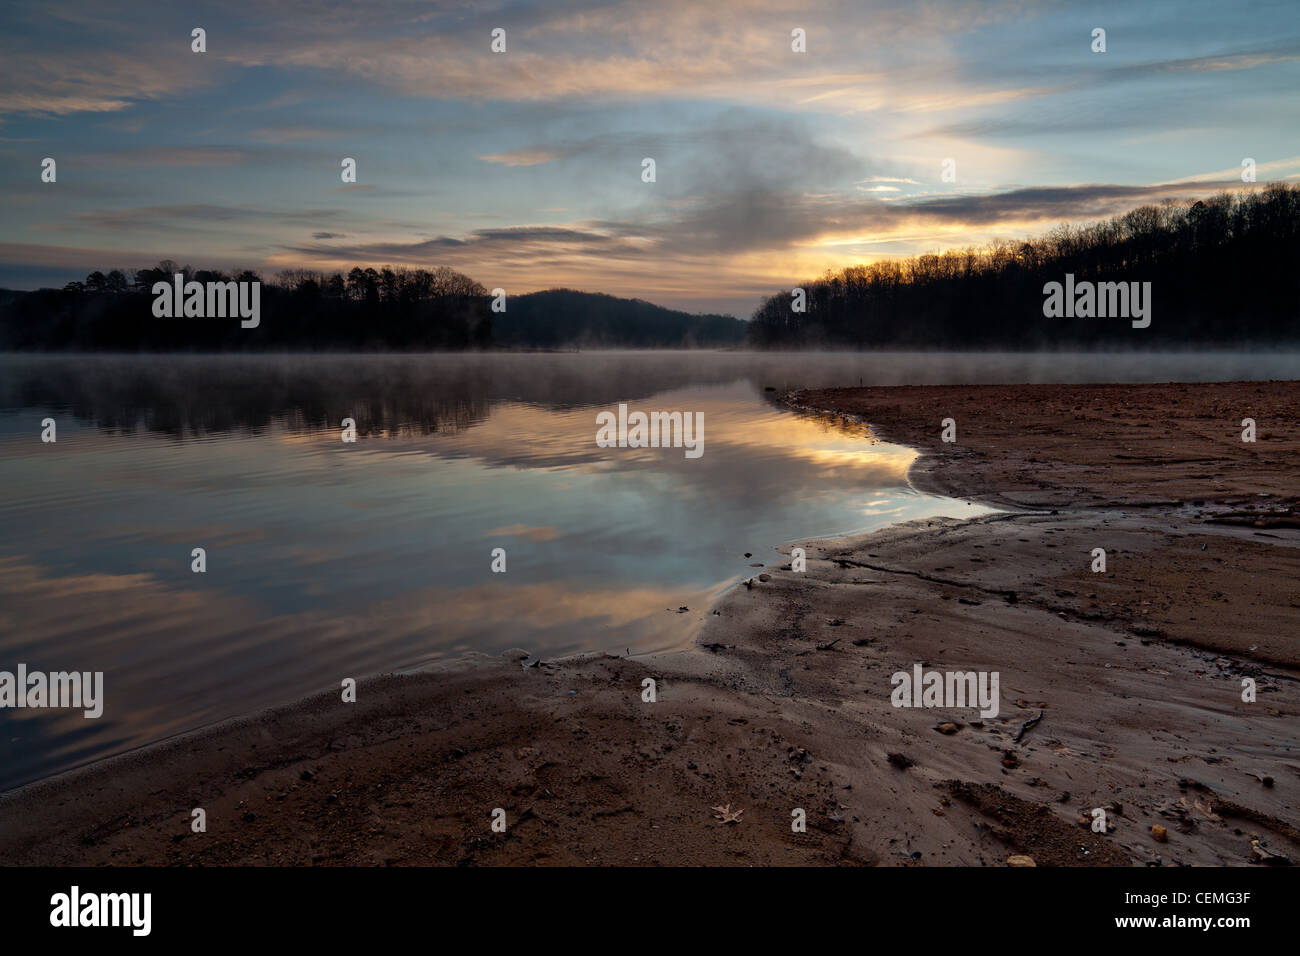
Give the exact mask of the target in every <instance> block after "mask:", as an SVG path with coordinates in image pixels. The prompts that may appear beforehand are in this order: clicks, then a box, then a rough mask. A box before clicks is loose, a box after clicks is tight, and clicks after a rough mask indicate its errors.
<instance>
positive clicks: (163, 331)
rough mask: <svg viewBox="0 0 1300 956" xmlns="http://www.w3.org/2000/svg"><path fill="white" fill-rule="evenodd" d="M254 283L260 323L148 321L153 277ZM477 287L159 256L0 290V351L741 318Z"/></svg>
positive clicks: (592, 334)
mask: <svg viewBox="0 0 1300 956" xmlns="http://www.w3.org/2000/svg"><path fill="white" fill-rule="evenodd" d="M176 273H180V274H182V275H183V276H184V281H185V282H190V281H193V282H199V283H208V282H227V281H236V282H251V281H261V282H262V286H261V292H260V299H261V301H260V323H259V325H258V326H257V327H256V328H243V327H241V325H240V322H239V319H238V318H237V317H236V318H157V317H155V316H154V313H153V301H154V297H153V294H152V289H153V285H154V283H155V282H166V283H168V284H171V283H172V281H173V279H172V277H173V276H174V275H175V274H176ZM491 303H492V298H491V296H490V295H489V293H488V290H487V289H486V288H484V286H483V285H482V284H480V283H478V282H476V281H474V280H473V279H471V278H470V277H469V276H466V275H462V274H461V273H459V272H456V271H454V270H452V269H449V268H446V267H443V268H438V269H433V270H428V269H402V268H398V269H391V268H383V269H379V270H376V269H361V268H354V269H352V270H351V271H350V272H348V273H347V275H344V274H342V273H334V274H333V275H327V274H323V273H318V272H312V271H309V270H303V269H289V270H285V271H283V272H280V273H279V274H278V275H277V276H276V277H275V278H274V279H273V280H270V281H266V280H263V279H262V278H261V277H260V276H259V275H258V274H257V273H255V272H248V271H245V272H239V273H236V274H226V273H223V272H216V271H210V270H202V269H199V270H196V269H193V268H191V267H190V266H180V265H177V264H176V263H175V262H171V261H164V262H160V263H158V265H157V266H155V267H153V268H149V269H140V270H138V271H136V272H134V273H133V274H130V275H128V274H127V273H126V272H124V271H122V270H120V269H114V270H112V271H110V272H107V273H104V272H98V271H97V272H92V273H91V274H90V275H88V276H87V277H86V279H85V281H83V282H70V283H68V284H67V285H66V286H65V287H64V288H62V289H39V290H37V291H35V292H13V291H11V290H0V349H4V350H13V351H31V350H38V351H86V352H93V351H123V352H164V351H166V352H197V351H203V352H208V351H218V352H220V351H293V352H304V351H321V352H325V351H363V352H364V351H429V350H463V349H482V348H491V347H494V346H504V347H511V348H559V347H568V346H575V345H576V346H584V345H586V346H624V347H639V348H672V347H689V346H699V345H706V346H719V345H736V344H739V343H741V342H742V341H743V340H744V336H745V323H744V322H742V321H741V320H739V319H735V318H732V317H730V316H718V315H703V316H696V315H689V314H687V313H685V312H677V311H674V310H672V309H665V308H662V307H660V306H656V305H652V304H650V303H648V302H642V301H640V300H636V299H618V298H615V297H613V296H608V295H597V294H591V293H584V292H573V291H570V290H567V289H566V290H555V291H551V292H539V293H533V294H530V295H520V296H509V297H507V299H506V311H505V312H496V313H494V312H493V311H492V309H491Z"/></svg>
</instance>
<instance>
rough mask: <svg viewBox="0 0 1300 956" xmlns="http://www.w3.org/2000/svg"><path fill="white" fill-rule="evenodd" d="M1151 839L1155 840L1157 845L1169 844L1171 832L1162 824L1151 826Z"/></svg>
mask: <svg viewBox="0 0 1300 956" xmlns="http://www.w3.org/2000/svg"><path fill="white" fill-rule="evenodd" d="M1151 839H1153V840H1155V841H1156V842H1157V843H1168V842H1169V831H1168V830H1166V829H1165V828H1164V827H1162V826H1161V825H1160V824H1158V823H1153V824H1152V825H1151Z"/></svg>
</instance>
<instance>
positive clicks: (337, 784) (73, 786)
mask: <svg viewBox="0 0 1300 956" xmlns="http://www.w3.org/2000/svg"><path fill="white" fill-rule="evenodd" d="M1297 392H1300V388H1298V387H1297V386H1296V385H1295V383H1288V382H1283V383H1268V382H1244V383H1208V384H1186V385H1184V384H1167V385H1139V386H1125V385H1106V386H1096V385H1079V386H1075V385H1059V386H969V387H966V386H963V387H950V386H893V387H881V388H856V389H835V390H821V391H801V392H795V393H791V394H790V395H788V396H784V397H783V400H785V401H787V402H788V404H789V405H790V407H794V408H797V409H799V410H801V411H803V412H804V413H806V414H813V415H820V416H824V417H827V418H834V417H836V416H849V415H852V416H857V417H858V418H859V419H860V420H866V421H870V422H871V423H872V432H873V434H875V435H876V436H878V437H881V438H882V439H884V440H886V441H889V442H892V443H895V444H902V445H907V446H909V447H912V448H915V449H917V450H918V452H919V455H918V458H917V459H916V460H915V461H914V462H913V464H912V466H911V471H910V472H909V481H910V482H911V483H912V484H913V487H915V488H917V490H920V491H931V490H932V489H933V490H934V493H938V494H943V495H945V496H948V497H954V498H958V499H962V500H973V501H982V502H983V503H986V504H989V505H991V506H993V507H999V508H1012V509H1016V510H1014V511H1008V512H1005V513H1001V514H992V515H985V516H981V517H977V518H973V519H968V520H956V519H921V520H919V521H912V522H907V523H904V524H901V525H894V526H890V527H888V528H885V529H881V530H879V531H875V532H871V533H868V534H865V535H857V536H854V537H849V538H840V539H824V540H821V541H816V542H809V543H808V545H807V547H808V571H807V573H806V574H796V573H794V572H791V571H789V570H786V569H783V568H782V567H781V566H780V564H779V562H772V563H770V564H769V566H768V567H765V568H764V569H763V572H762V573H763V574H764V575H767V576H768V580H767V581H759V580H758V577H757V574H756V576H755V578H754V579H752V580H753V584H752V587H745V586H744V585H743V584H742V585H740V586H737V587H733V588H731V589H730V590H728V591H726V592H725V593H724V594H723V595H722V597H721V598H720V599H719V601H718V602H717V603H716V604H715V605H714V606H713V607H712V608H711V613H710V614H709V615H708V619H707V621H706V624H705V626H704V628H703V630H702V631H701V633H700V636H699V638H698V640H697V642H696V647H695V648H693V649H691V650H686V651H667V652H660V653H656V654H652V655H647V656H645V657H618V656H614V655H609V654H599V653H595V654H584V655H579V656H577V657H572V658H565V659H563V660H558V661H553V662H544V663H543V664H542V665H541V666H538V667H533V668H527V669H525V668H523V667H521V666H520V663H519V661H518V660H511V659H505V658H496V657H488V656H487V655H472V656H470V657H467V658H462V659H458V660H457V661H452V662H443V663H440V664H435V665H433V666H432V667H431V668H429V669H428V670H425V671H421V672H419V673H417V674H411V675H406V676H400V677H398V676H381V677H376V678H372V679H368V680H365V681H362V682H361V683H360V685H359V694H358V703H356V704H353V705H342V704H340V703H339V702H338V695H337V694H335V693H332V692H326V693H322V694H320V695H317V696H315V697H312V698H308V699H306V700H303V701H299V702H297V703H295V704H292V705H289V706H286V707H280V708H276V709H274V710H270V711H265V712H262V713H260V714H254V715H249V716H246V717H241V718H236V719H235V720H233V721H226V722H223V723H221V724H217V725H213V726H211V727H209V728H203V729H200V730H197V731H194V732H191V733H189V734H184V735H181V736H179V737H175V738H169V739H168V740H164V741H161V742H158V743H155V744H151V745H149V746H147V747H144V748H140V749H137V750H134V751H130V752H128V753H126V754H121V755H118V756H116V757H113V758H109V759H108V760H105V761H98V762H96V763H93V764H90V765H88V766H85V767H82V768H79V769H76V770H72V771H68V772H66V773H64V774H60V775H58V776H55V777H51V778H46V779H44V780H41V781H36V782H34V783H31V784H28V785H26V786H24V787H22V788H19V789H17V790H14V791H9V792H8V793H6V794H3V795H0V856H3V858H4V859H5V860H6V861H7V862H13V863H20V864H22V863H28V864H40V863H47V864H56V865H57V864H74V863H84V864H91V865H93V864H104V863H109V864H119V865H121V864H158V865H168V864H180V865H185V864H200V865H223V864H258V863H271V864H313V863H314V864H345V865H346V864H355V865H383V864H448V865H451V864H459V865H475V864H479V865H483V864H539V863H540V864H627V865H653V864H713V865H718V864H734V865H754V864H757V865H762V864H883V865H903V866H916V865H946V864H975V865H979V864H987V865H1001V864H1002V863H1004V862H1005V860H1006V858H1007V857H1008V856H1011V855H1029V856H1032V857H1033V858H1034V859H1035V861H1036V862H1037V863H1038V865H1050V864H1053V863H1064V864H1072V865H1095V864H1102V865H1107V864H1109V865H1141V864H1154V863H1157V862H1159V863H1162V864H1171V863H1198V864H1211V865H1212V864H1229V865H1232V864H1248V863H1250V862H1252V861H1254V860H1258V859H1262V857H1261V856H1260V854H1259V852H1258V851H1257V850H1255V849H1254V847H1253V845H1252V843H1251V835H1254V836H1255V837H1257V838H1258V840H1259V841H1261V842H1260V844H1259V845H1260V846H1263V847H1265V848H1267V849H1266V852H1271V853H1276V854H1282V855H1284V856H1287V857H1289V858H1290V859H1293V860H1295V859H1298V858H1300V830H1298V829H1297V821H1298V820H1300V813H1298V812H1297V804H1300V799H1298V798H1297V785H1298V784H1300V747H1298V746H1297V745H1296V744H1295V743H1294V742H1295V741H1297V740H1298V739H1300V732H1298V731H1300V647H1297V645H1300V629H1298V628H1297V627H1296V622H1297V621H1298V620H1300V611H1298V610H1297V609H1296V608H1297V605H1296V604H1295V603H1289V602H1294V601H1295V598H1293V597H1290V596H1289V594H1290V592H1291V591H1293V589H1294V585H1293V582H1294V581H1295V579H1296V576H1297V574H1298V573H1300V533H1297V528H1298V527H1300V523H1297V522H1295V520H1294V519H1295V516H1296V513H1297V508H1296V506H1297V501H1296V498H1295V496H1294V492H1293V491H1292V490H1291V489H1292V488H1293V487H1294V485H1293V483H1294V475H1295V473H1296V468H1295V464H1296V463H1297V461H1298V460H1300V442H1297V440H1296V439H1295V437H1294V436H1293V434H1292V432H1293V430H1294V424H1295V422H1296V421H1297V420H1300V405H1298V397H1297V394H1296V393H1297ZM1243 408H1244V409H1246V411H1242V410H1241V409H1243ZM1117 410H1118V411H1117ZM1251 411H1254V414H1253V416H1251V417H1255V418H1256V419H1257V421H1258V431H1259V440H1258V441H1257V443H1256V445H1255V446H1253V447H1252V446H1246V445H1245V443H1242V442H1240V440H1239V438H1238V437H1237V433H1239V431H1240V428H1239V427H1236V426H1235V425H1234V423H1235V422H1237V421H1240V420H1241V418H1242V417H1246V416H1248V415H1250V412H1251ZM950 416H951V417H954V418H955V419H956V422H957V430H958V431H957V437H958V441H957V442H956V443H955V444H953V445H944V444H943V443H941V442H939V440H938V439H939V422H940V420H941V418H943V417H950ZM1062 422H1064V423H1066V425H1067V426H1068V427H1062ZM1162 430H1163V433H1162ZM1234 440H1236V445H1234V444H1232V442H1233V441H1234ZM1126 443H1127V444H1126ZM1103 462H1104V463H1105V467H1103ZM1035 465H1042V466H1043V467H1042V468H1041V469H1039V468H1035V467H1032V466H1035ZM1288 492H1290V493H1289V494H1288ZM1261 495H1267V496H1268V497H1267V498H1263V497H1260V496H1261ZM1250 506H1254V507H1250ZM1260 506H1264V507H1260ZM1025 509H1033V511H1032V512H1029V511H1026V510H1025ZM1099 538H1104V541H1105V543H1106V546H1107V551H1108V558H1109V560H1110V561H1111V564H1110V566H1109V569H1108V573H1106V574H1103V575H1093V574H1091V573H1090V572H1089V570H1088V567H1087V559H1088V555H1089V552H1090V551H1091V548H1092V547H1093V546H1096V545H1097V543H1098V540H1099ZM1211 548H1212V549H1213V550H1211ZM1215 564H1218V565H1219V566H1220V567H1217V568H1216V567H1215V566H1214V565H1215ZM787 567H788V566H787ZM959 568H960V570H958V569H959ZM1211 581H1213V582H1214V586H1213V587H1207V586H1206V585H1207V584H1208V583H1209V582H1211ZM1139 585H1141V587H1139ZM1103 592H1105V593H1104V594H1103ZM1173 593H1179V594H1180V600H1179V601H1177V602H1175V601H1172V600H1170V599H1168V597H1167V596H1168V595H1170V594H1173ZM1216 594H1217V597H1216V596H1214V595H1216ZM1008 595H1011V597H1008ZM1161 595H1165V597H1163V598H1162V597H1161ZM1234 602H1235V604H1234ZM1243 604H1244V605H1247V606H1253V607H1254V609H1255V610H1254V611H1251V612H1249V614H1246V615H1244V616H1243V613H1242V611H1241V609H1240V605H1243ZM1198 618H1199V620H1198ZM1207 622H1208V623H1207ZM1288 626H1289V628H1290V630H1289V631H1288ZM520 653H522V652H520ZM914 663H924V664H926V666H927V668H934V669H960V670H967V669H971V668H978V669H981V670H992V671H999V672H1000V673H1001V674H1002V708H1001V711H1000V714H999V716H998V717H996V718H993V719H991V720H981V719H980V718H979V717H978V716H974V717H973V718H972V714H973V711H967V712H960V713H959V712H956V711H944V710H942V709H940V710H936V711H935V712H933V713H930V712H928V711H926V710H921V709H915V710H914V709H907V708H902V709H898V708H893V707H891V706H890V702H889V697H890V690H891V687H890V682H889V677H890V674H891V673H893V672H895V671H897V670H910V669H911V667H912V665H913V664H914ZM645 677H653V678H654V679H655V680H656V681H657V692H658V700H657V701H656V702H655V703H653V704H651V703H643V702H642V700H641V681H642V680H643V679H644V678H645ZM1242 677H1252V678H1253V679H1255V680H1256V681H1257V682H1258V685H1259V689H1260V693H1259V698H1258V701H1257V702H1256V703H1255V704H1250V705H1247V704H1243V703H1241V702H1240V701H1239V700H1238V699H1237V698H1238V697H1239V691H1238V690H1237V684H1238V683H1239V680H1240V678H1242ZM1021 704H1025V705H1028V706H1020V705H1021ZM1039 704H1045V705H1046V706H1042V707H1040V706H1038V705H1039ZM1040 712H1041V713H1042V714H1044V718H1043V720H1042V721H1041V722H1040V723H1038V724H1036V725H1035V726H1034V727H1033V728H1032V729H1031V730H1029V731H1028V732H1026V733H1025V734H1024V735H1023V737H1022V739H1021V740H1020V741H1018V742H1017V741H1014V740H1013V739H1012V737H1013V734H1014V733H1015V732H1016V730H1017V728H1020V727H1021V726H1022V725H1024V723H1025V722H1026V721H1027V720H1029V719H1030V718H1031V717H1032V716H1033V715H1034V714H1036V713H1040ZM940 722H945V723H948V722H951V723H954V724H957V725H959V726H958V729H957V732H956V733H953V734H942V733H939V732H937V731H935V729H934V727H935V726H936V725H937V724H938V723H940ZM1243 742H1247V743H1248V744H1249V745H1248V746H1246V747H1243V746H1242V744H1243ZM891 755H895V756H897V755H901V756H902V758H905V759H897V760H896V759H894V757H891ZM907 761H910V763H907V765H906V766H902V765H903V764H904V763H905V762H907ZM1266 778H1267V779H1268V780H1269V781H1271V782H1270V784H1268V785H1266V784H1265V783H1264V780H1265V779H1266ZM92 800H93V803H92ZM199 806H202V807H204V809H205V810H206V812H207V816H208V831H207V833H206V834H195V833H191V832H190V828H189V813H190V809H191V808H192V807H199ZM714 806H728V807H730V808H733V809H734V808H737V807H739V808H742V809H744V811H745V812H744V815H743V817H742V818H741V820H740V822H738V823H735V824H728V823H723V822H721V821H720V820H718V819H716V816H717V815H716V814H715V812H714V811H713V810H712V809H711V808H712V807H714ZM495 807H502V808H504V809H505V810H506V816H507V831H506V833H504V834H498V833H493V832H492V831H491V829H490V827H489V814H490V813H491V811H492V810H493V808H495ZM1093 807H1103V808H1104V807H1110V808H1111V809H1110V810H1109V811H1108V820H1109V824H1110V826H1111V827H1112V828H1113V829H1112V830H1110V831H1108V832H1107V833H1106V834H1105V835H1103V834H1099V833H1093V832H1092V831H1091V830H1090V829H1089V828H1088V827H1087V826H1084V825H1081V824H1080V823H1079V822H1078V821H1079V819H1080V816H1081V814H1085V813H1086V812H1087V811H1088V810H1089V809H1090V808H1093ZM795 808H799V809H803V810H804V811H805V813H806V816H807V832H806V833H793V832H791V827H790V819H791V810H793V809H795ZM1153 824H1159V825H1162V826H1165V827H1166V829H1167V831H1168V836H1167V842H1158V841H1156V840H1155V839H1154V838H1153V837H1152V836H1151V835H1150V832H1149V831H1150V827H1151V826H1152V825H1153Z"/></svg>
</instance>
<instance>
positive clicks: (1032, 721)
mask: <svg viewBox="0 0 1300 956" xmlns="http://www.w3.org/2000/svg"><path fill="white" fill-rule="evenodd" d="M1044 713H1046V711H1042V710H1040V711H1039V712H1038V716H1037V717H1030V718H1029V719H1028V720H1026V721H1025V722H1024V723H1023V724H1021V725H1020V729H1019V730H1018V731H1016V740H1015V742H1016V743H1020V738H1021V737H1023V736H1024V735H1025V733H1026V732H1027V731H1029V730H1031V729H1032V728H1033V726H1034V725H1035V724H1037V723H1038V722H1039V721H1040V720H1042V719H1043V714H1044Z"/></svg>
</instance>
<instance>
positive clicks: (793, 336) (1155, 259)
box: [750, 183, 1300, 349]
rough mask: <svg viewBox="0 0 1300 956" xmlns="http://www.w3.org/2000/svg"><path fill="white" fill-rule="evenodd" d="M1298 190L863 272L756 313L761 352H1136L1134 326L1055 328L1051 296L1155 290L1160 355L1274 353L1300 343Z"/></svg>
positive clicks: (1272, 189)
mask: <svg viewBox="0 0 1300 956" xmlns="http://www.w3.org/2000/svg"><path fill="white" fill-rule="evenodd" d="M1298 254H1300V187H1289V186H1286V185H1284V184H1280V183H1275V184H1272V185H1270V186H1268V187H1267V188H1264V189H1262V190H1260V191H1258V192H1252V193H1241V194H1235V195H1234V194H1230V193H1223V194H1221V195H1219V196H1216V197H1214V198H1213V199H1209V200H1206V201H1200V202H1195V203H1191V204H1186V203H1184V204H1176V203H1173V202H1167V203H1165V204H1164V205H1161V206H1142V207H1140V208H1138V209H1134V210H1132V211H1131V212H1129V213H1127V214H1125V215H1123V216H1118V217H1116V218H1113V219H1109V220H1106V221H1104V222H1098V223H1093V224H1089V225H1084V226H1070V225H1063V226H1060V227H1059V228H1057V229H1055V230H1053V231H1052V232H1050V233H1048V234H1047V235H1046V236H1044V237H1043V238H1040V239H1035V240H1030V241H1027V242H1018V243H1005V242H1003V243H997V244H995V245H993V246H991V247H989V248H987V249H983V250H973V249H966V250H962V251H949V252H945V253H944V254H942V255H923V256H916V257H913V258H910V259H893V260H887V261H883V262H877V263H873V264H872V265H866V266H853V267H851V268H848V269H844V270H843V271H841V272H838V273H827V274H826V275H825V276H824V277H823V278H821V279H818V280H815V281H812V282H808V283H805V284H804V285H803V288H804V289H805V290H806V292H807V311H806V312H803V313H796V312H793V311H791V296H790V292H788V291H786V292H781V293H778V294H777V295H774V296H772V297H771V298H769V299H767V300H766V301H765V302H764V303H763V304H762V305H761V306H760V307H759V308H758V310H757V311H756V312H755V313H754V316H753V320H752V322H751V324H750V341H751V342H753V343H754V344H757V345H764V346H777V347H779V346H783V345H816V344H825V345H832V346H844V345H848V346H853V347H870V346H881V345H886V346H899V347H909V348H918V349H933V348H941V349H963V348H1012V349H1023V348H1038V347H1042V346H1048V347H1054V346H1060V345H1084V346H1089V345H1094V344H1101V343H1106V342H1109V343H1110V344H1123V345H1131V344H1132V343H1133V341H1134V337H1133V334H1132V332H1131V331H1130V326H1129V325H1128V323H1125V322H1109V321H1106V320H1098V319H1045V318H1044V317H1043V313H1042V304H1043V285H1044V283H1046V282H1060V281H1062V279H1063V277H1064V275H1065V273H1067V272H1070V273H1073V274H1074V276H1075V280H1076V282H1078V281H1093V282H1150V283H1152V298H1153V300H1154V310H1155V311H1154V321H1153V323H1152V325H1151V327H1150V328H1149V329H1144V330H1142V333H1141V337H1142V342H1143V344H1145V345H1149V344H1155V343H1159V344H1164V345H1169V344H1182V343H1188V344H1193V343H1195V344H1213V343H1219V344H1224V343H1231V344H1234V345H1247V344H1265V343H1271V342H1279V341H1295V340H1296V339H1298V338H1300V328H1298V327H1297V324H1296V303H1297V301H1300V273H1298V272H1297V271H1296V269H1295V261H1296V258H1297V255H1298Z"/></svg>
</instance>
